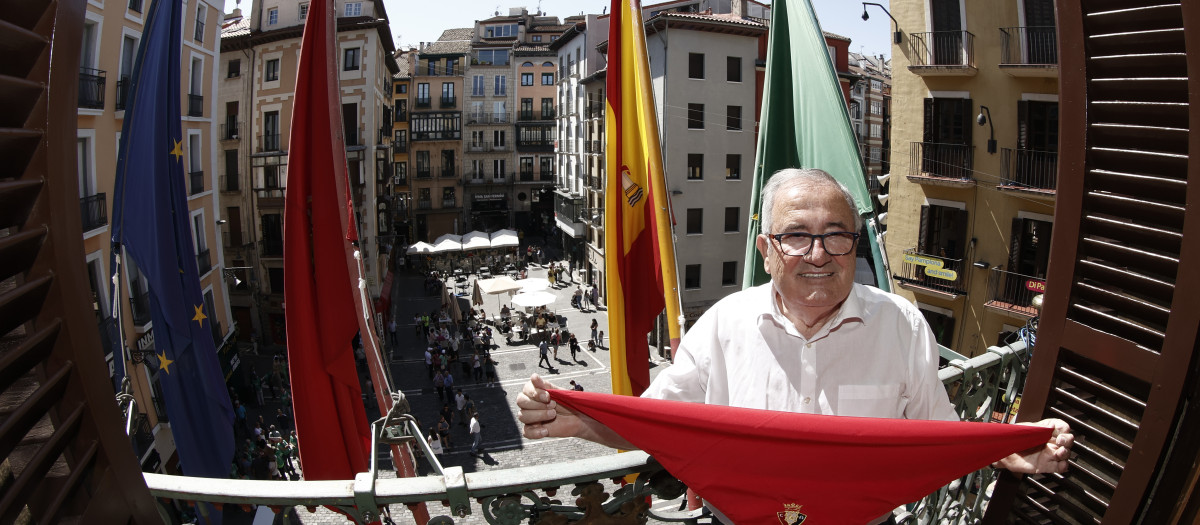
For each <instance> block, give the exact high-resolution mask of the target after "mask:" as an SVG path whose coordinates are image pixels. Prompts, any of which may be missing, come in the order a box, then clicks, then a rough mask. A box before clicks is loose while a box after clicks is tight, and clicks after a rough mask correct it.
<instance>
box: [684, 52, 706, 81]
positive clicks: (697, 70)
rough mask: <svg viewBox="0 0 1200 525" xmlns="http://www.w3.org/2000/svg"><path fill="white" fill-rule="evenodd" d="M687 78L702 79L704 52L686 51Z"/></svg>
mask: <svg viewBox="0 0 1200 525" xmlns="http://www.w3.org/2000/svg"><path fill="white" fill-rule="evenodd" d="M688 78H690V79H694V80H704V53H688Z"/></svg>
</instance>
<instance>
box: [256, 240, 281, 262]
mask: <svg viewBox="0 0 1200 525" xmlns="http://www.w3.org/2000/svg"><path fill="white" fill-rule="evenodd" d="M258 254H259V255H260V256H262V257H272V258H278V257H283V239H272V238H267V239H263V240H261V241H258Z"/></svg>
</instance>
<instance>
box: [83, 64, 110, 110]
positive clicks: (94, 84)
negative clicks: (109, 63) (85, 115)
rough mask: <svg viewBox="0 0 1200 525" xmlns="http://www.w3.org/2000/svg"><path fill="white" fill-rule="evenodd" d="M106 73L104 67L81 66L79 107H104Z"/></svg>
mask: <svg viewBox="0 0 1200 525" xmlns="http://www.w3.org/2000/svg"><path fill="white" fill-rule="evenodd" d="M106 75H107V73H106V72H105V71H104V70H103V69H91V68H86V67H81V68H79V107H81V108H87V109H104V85H105V83H106V82H107V80H106V79H105V76H106Z"/></svg>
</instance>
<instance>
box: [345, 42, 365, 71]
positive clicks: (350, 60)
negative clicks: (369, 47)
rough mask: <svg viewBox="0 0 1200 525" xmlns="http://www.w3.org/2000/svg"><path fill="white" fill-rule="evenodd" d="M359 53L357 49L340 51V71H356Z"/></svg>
mask: <svg viewBox="0 0 1200 525" xmlns="http://www.w3.org/2000/svg"><path fill="white" fill-rule="evenodd" d="M361 51H362V50H361V49H359V48H357V47H350V48H346V49H344V50H342V71H358V67H359V53H360V52H361Z"/></svg>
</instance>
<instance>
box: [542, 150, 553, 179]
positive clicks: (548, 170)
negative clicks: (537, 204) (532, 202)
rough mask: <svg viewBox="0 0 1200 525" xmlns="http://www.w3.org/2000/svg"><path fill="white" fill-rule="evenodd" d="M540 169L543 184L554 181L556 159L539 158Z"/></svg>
mask: <svg viewBox="0 0 1200 525" xmlns="http://www.w3.org/2000/svg"><path fill="white" fill-rule="evenodd" d="M538 168H539V170H538V171H539V173H540V175H541V179H542V181H543V182H545V181H553V180H554V157H549V156H543V157H539V158H538Z"/></svg>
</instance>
